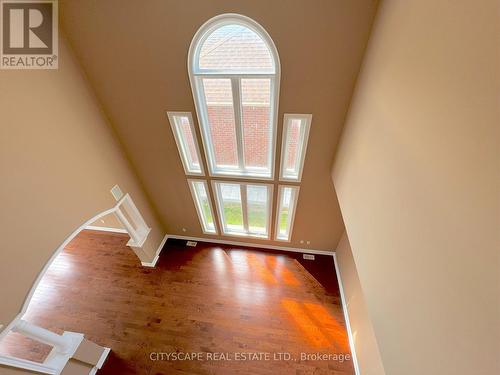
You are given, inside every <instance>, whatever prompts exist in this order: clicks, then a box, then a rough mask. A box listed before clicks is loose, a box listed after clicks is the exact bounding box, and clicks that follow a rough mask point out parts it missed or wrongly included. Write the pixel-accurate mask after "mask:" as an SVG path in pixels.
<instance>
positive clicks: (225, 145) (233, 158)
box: [203, 78, 239, 169]
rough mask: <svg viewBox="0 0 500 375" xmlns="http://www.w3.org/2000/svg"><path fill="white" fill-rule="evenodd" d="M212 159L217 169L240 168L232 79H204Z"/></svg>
mask: <svg viewBox="0 0 500 375" xmlns="http://www.w3.org/2000/svg"><path fill="white" fill-rule="evenodd" d="M203 90H204V94H205V103H206V107H207V116H208V123H209V133H210V139H209V142H210V144H211V149H212V150H213V155H212V158H213V159H214V164H215V167H216V168H231V169H236V168H238V165H239V163H238V149H237V143H236V127H235V126H236V125H235V119H234V107H233V93H232V88H231V80H230V79H207V78H204V79H203Z"/></svg>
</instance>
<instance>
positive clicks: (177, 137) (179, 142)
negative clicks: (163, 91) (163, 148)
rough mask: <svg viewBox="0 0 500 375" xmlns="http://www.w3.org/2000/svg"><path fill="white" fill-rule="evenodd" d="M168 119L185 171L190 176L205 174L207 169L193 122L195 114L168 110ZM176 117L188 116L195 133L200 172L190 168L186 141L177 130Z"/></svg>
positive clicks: (192, 132) (192, 131)
mask: <svg viewBox="0 0 500 375" xmlns="http://www.w3.org/2000/svg"><path fill="white" fill-rule="evenodd" d="M167 117H168V121H169V122H170V128H171V129H172V133H173V135H174V139H175V143H176V145H177V150H178V151H179V157H180V158H181V161H182V166H183V167H184V173H186V175H188V176H204V175H205V171H204V169H203V160H202V159H201V152H200V147H199V145H198V138H197V136H196V131H195V127H194V122H193V115H192V114H191V112H172V111H169V112H167ZM175 117H187V119H188V121H189V127H190V128H191V134H192V135H193V141H194V146H195V149H196V154H197V156H198V162H199V165H200V172H197V171H192V170H190V166H189V162H188V158H189V156H188V153H189V151H188V150H186V147H185V145H184V143H183V142H182V140H181V135H180V134H179V132H178V131H177V126H176V123H175Z"/></svg>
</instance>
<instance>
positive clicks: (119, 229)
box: [85, 225, 127, 233]
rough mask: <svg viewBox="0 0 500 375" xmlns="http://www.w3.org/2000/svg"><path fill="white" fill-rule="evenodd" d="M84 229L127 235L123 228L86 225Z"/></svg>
mask: <svg viewBox="0 0 500 375" xmlns="http://www.w3.org/2000/svg"><path fill="white" fill-rule="evenodd" d="M85 229H89V230H99V231H101V232H114V233H127V231H126V230H125V229H123V228H112V227H97V226H95V225H87V226H86V227H85Z"/></svg>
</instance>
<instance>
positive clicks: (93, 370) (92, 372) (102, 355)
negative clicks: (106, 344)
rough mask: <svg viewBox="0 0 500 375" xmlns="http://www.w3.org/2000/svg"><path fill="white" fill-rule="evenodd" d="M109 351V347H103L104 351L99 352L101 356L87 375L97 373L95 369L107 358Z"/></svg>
mask: <svg viewBox="0 0 500 375" xmlns="http://www.w3.org/2000/svg"><path fill="white" fill-rule="evenodd" d="M109 352H111V349H110V348H104V351H103V352H102V354H101V358H99V361H98V362H97V364H96V365H95V366H94V368H93V369H92V370H90V372H89V375H94V374H96V373H97V371H98V370H99V369H100V368H101V367H102V365H103V364H104V362H105V361H106V359H107V358H108V355H109Z"/></svg>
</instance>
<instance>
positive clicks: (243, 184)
mask: <svg viewBox="0 0 500 375" xmlns="http://www.w3.org/2000/svg"><path fill="white" fill-rule="evenodd" d="M217 184H231V185H240V197H241V210H242V215H243V229H244V230H245V231H246V232H245V233H241V232H229V231H227V230H226V225H225V217H224V207H223V204H222V203H223V202H222V197H221V193H220V189H218V187H217ZM248 185H257V186H265V187H266V188H267V193H268V200H267V212H268V215H267V222H266V232H267V234H266V235H261V234H258V233H250V232H248V214H247V209H248V203H247V199H246V195H247V191H246V187H247V186H248ZM212 189H213V192H214V197H215V205H216V206H217V216H218V219H219V227H220V230H221V234H222V235H224V236H231V237H252V238H258V239H259V238H260V239H263V240H269V239H270V238H271V227H272V208H273V190H274V185H273V184H265V183H257V182H242V181H221V180H213V181H212Z"/></svg>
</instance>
